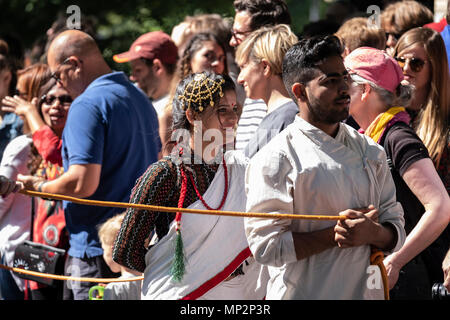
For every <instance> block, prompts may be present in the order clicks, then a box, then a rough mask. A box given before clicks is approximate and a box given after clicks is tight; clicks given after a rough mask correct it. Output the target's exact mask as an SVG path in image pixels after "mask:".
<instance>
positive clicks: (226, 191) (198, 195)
mask: <svg viewBox="0 0 450 320" xmlns="http://www.w3.org/2000/svg"><path fill="white" fill-rule="evenodd" d="M222 165H223V174H224V176H225V188H224V190H223V196H222V201H221V202H220V205H219V206H218V207H217V208H215V209H214V208H211V207H210V206H209V205H208V204H207V203H206V201H205V199H203V197H202V195H201V194H200V192H199V191H198V188H197V186H196V184H195V181H194V177H193V175H192V173H190V172H189V173H188V175H189V178H190V180H191V183H192V185H193V186H194V190H195V193H196V194H197V197H198V198H199V199H200V201H201V202H202V203H203V205H204V206H205V208H206V209H208V210H220V209H222V207H223V205H224V204H225V200H226V199H227V195H228V168H227V163H226V162H225V157H224V156H223V155H222Z"/></svg>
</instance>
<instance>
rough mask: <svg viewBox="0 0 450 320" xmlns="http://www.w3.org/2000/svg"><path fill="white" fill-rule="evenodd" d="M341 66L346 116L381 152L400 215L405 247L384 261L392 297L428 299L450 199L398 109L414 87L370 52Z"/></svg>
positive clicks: (443, 246) (438, 272) (438, 277)
mask: <svg viewBox="0 0 450 320" xmlns="http://www.w3.org/2000/svg"><path fill="white" fill-rule="evenodd" d="M444 54H445V53H444ZM345 65H346V67H347V68H348V69H349V73H350V74H351V75H352V79H353V80H354V86H353V88H352V92H351V103H350V114H351V115H352V116H353V117H354V119H355V120H356V122H357V123H358V124H359V125H360V126H361V128H362V129H363V130H364V134H366V135H368V136H370V137H371V138H373V140H374V141H375V142H377V143H379V144H380V145H382V146H383V147H384V149H385V151H386V155H387V158H388V163H389V166H390V169H391V174H392V177H393V179H394V183H395V187H396V195H397V201H398V202H400V203H401V204H402V207H403V210H404V219H405V231H406V234H407V238H406V241H405V244H404V245H403V247H402V248H401V249H400V250H399V251H397V252H394V253H392V254H391V255H389V256H387V257H386V259H385V260H384V264H385V266H386V269H387V272H388V277H389V286H390V289H392V290H391V298H392V299H430V298H431V288H432V285H433V283H434V282H442V281H443V274H442V269H441V267H440V266H441V263H442V261H443V259H444V257H445V254H446V251H447V250H448V244H449V242H450V238H449V234H448V232H446V231H445V229H446V228H447V226H448V223H449V220H450V211H449V210H448V209H449V208H450V198H449V196H448V193H447V192H446V190H445V187H444V185H443V183H442V181H441V179H440V178H439V175H438V173H437V172H436V169H435V167H434V165H433V162H432V160H431V158H430V155H429V153H428V151H427V148H426V147H425V145H424V144H423V142H422V140H421V139H420V138H419V137H418V136H417V134H416V133H415V132H414V130H413V129H412V128H411V127H410V125H409V123H410V116H409V114H408V113H407V112H406V110H405V108H404V107H402V106H405V105H408V103H409V101H411V97H412V96H413V90H414V87H413V86H412V85H411V84H406V83H404V82H403V80H404V75H403V72H402V69H401V68H400V66H399V65H398V63H397V61H395V60H394V59H393V58H392V57H390V56H388V55H387V54H386V53H384V52H383V51H380V50H377V49H374V48H358V49H356V50H355V51H353V52H352V53H350V55H348V56H347V57H346V58H345ZM445 70H447V67H446V69H445ZM447 231H448V228H447ZM394 285H395V287H394Z"/></svg>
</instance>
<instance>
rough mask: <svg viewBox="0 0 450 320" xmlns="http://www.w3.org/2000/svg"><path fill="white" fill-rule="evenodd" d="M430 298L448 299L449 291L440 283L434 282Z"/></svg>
mask: <svg viewBox="0 0 450 320" xmlns="http://www.w3.org/2000/svg"><path fill="white" fill-rule="evenodd" d="M431 298H432V299H433V300H450V293H449V292H448V291H447V289H446V288H445V287H444V285H443V284H442V283H435V284H433V287H432V288H431Z"/></svg>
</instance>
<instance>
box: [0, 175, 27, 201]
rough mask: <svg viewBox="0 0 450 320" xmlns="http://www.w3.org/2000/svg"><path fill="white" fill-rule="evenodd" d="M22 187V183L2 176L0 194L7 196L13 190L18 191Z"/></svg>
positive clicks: (0, 178)
mask: <svg viewBox="0 0 450 320" xmlns="http://www.w3.org/2000/svg"><path fill="white" fill-rule="evenodd" d="M21 188H22V184H20V183H17V182H16V181H12V180H10V179H8V178H6V177H4V176H0V195H2V197H6V196H7V195H9V194H10V193H11V192H17V191H19V190H20V189H21Z"/></svg>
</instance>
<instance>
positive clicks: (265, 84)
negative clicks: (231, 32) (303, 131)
mask: <svg viewBox="0 0 450 320" xmlns="http://www.w3.org/2000/svg"><path fill="white" fill-rule="evenodd" d="M297 41H298V38H297V36H296V35H295V34H294V33H293V32H292V31H291V29H290V27H289V26H288V25H286V24H280V25H277V26H274V27H263V28H260V29H258V30H256V31H254V32H253V33H252V34H251V35H249V36H248V37H247V38H246V39H245V40H244V41H243V42H242V43H241V44H240V45H239V46H238V49H237V52H236V61H237V63H238V64H239V67H240V68H241V72H240V73H239V77H238V82H239V83H240V84H242V85H243V86H244V89H245V93H246V94H247V97H248V98H250V99H255V100H256V99H262V100H264V102H265V103H266V105H267V115H266V116H265V117H264V118H263V120H262V121H261V123H260V124H259V127H258V129H257V130H256V132H255V133H254V135H253V136H252V137H251V138H250V140H249V142H248V144H247V146H246V147H245V149H244V153H245V154H246V156H248V157H252V156H253V155H255V154H256V152H258V151H259V150H260V149H261V148H262V147H263V146H264V145H265V144H267V143H268V142H269V141H270V139H272V138H273V137H274V136H275V135H277V134H278V133H280V132H281V131H282V130H283V129H284V128H286V127H287V126H288V125H289V124H290V123H292V121H294V119H295V115H296V114H297V113H298V106H297V105H296V104H295V102H294V101H293V100H292V99H291V97H290V96H289V93H288V91H287V90H286V87H285V85H284V82H283V79H282V77H281V74H282V71H283V58H284V55H285V53H286V52H287V51H288V50H289V48H290V47H291V46H293V45H294V44H295V43H297Z"/></svg>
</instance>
